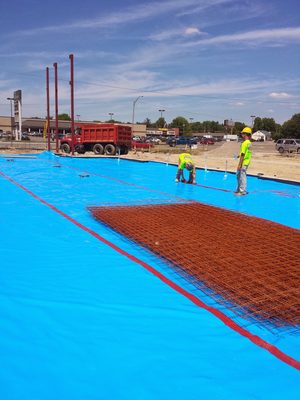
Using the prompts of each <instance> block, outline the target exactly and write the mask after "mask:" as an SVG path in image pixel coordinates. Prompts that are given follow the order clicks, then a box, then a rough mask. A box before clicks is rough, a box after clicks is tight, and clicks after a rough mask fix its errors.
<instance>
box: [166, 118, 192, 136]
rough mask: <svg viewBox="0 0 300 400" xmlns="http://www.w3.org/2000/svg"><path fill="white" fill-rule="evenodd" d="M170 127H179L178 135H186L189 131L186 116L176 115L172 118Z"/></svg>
mask: <svg viewBox="0 0 300 400" xmlns="http://www.w3.org/2000/svg"><path fill="white" fill-rule="evenodd" d="M170 127H172V128H179V129H180V135H186V134H187V133H189V129H188V128H189V122H188V120H187V119H186V118H184V117H176V118H174V119H173V121H172V122H171V124H170Z"/></svg>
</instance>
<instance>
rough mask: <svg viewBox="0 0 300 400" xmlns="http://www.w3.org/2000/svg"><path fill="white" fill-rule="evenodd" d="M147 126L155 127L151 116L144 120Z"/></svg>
mask: <svg viewBox="0 0 300 400" xmlns="http://www.w3.org/2000/svg"><path fill="white" fill-rule="evenodd" d="M143 124H145V125H146V126H147V128H154V127H155V124H152V122H151V120H150V119H149V118H146V119H145V120H144V122H143Z"/></svg>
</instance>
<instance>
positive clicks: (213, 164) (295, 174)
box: [122, 142, 300, 182]
mask: <svg viewBox="0 0 300 400" xmlns="http://www.w3.org/2000/svg"><path fill="white" fill-rule="evenodd" d="M239 147H240V143H237V142H221V143H217V144H215V145H213V146H206V147H205V146H204V147H203V146H201V147H200V148H198V149H192V150H191V151H190V150H189V149H188V150H185V149H184V147H183V148H182V151H188V152H191V153H192V155H193V159H194V162H195V164H196V166H197V167H200V168H207V169H216V170H220V171H225V170H227V171H232V172H235V171H236V167H237V164H238V159H237V158H236V156H237V155H238V153H239ZM252 150H253V151H252V160H251V164H250V166H249V169H248V174H249V175H261V176H264V177H271V178H277V179H278V178H279V179H284V180H291V181H296V182H300V154H296V153H291V154H286V153H285V154H283V155H281V154H279V153H278V151H276V150H275V145H274V143H273V142H265V143H253V148H252ZM179 153H180V150H178V149H176V154H174V150H173V148H171V149H167V148H166V149H165V152H157V151H156V150H155V148H154V150H151V151H150V153H149V152H141V151H138V152H136V153H134V152H130V153H129V154H128V156H122V157H128V158H136V159H140V160H152V161H162V162H166V163H172V164H177V162H178V154H179Z"/></svg>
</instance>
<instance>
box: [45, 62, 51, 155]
mask: <svg viewBox="0 0 300 400" xmlns="http://www.w3.org/2000/svg"><path fill="white" fill-rule="evenodd" d="M46 96H47V143H48V151H50V150H51V146H50V94H49V68H48V67H47V68H46Z"/></svg>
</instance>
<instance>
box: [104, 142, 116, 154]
mask: <svg viewBox="0 0 300 400" xmlns="http://www.w3.org/2000/svg"><path fill="white" fill-rule="evenodd" d="M104 151H105V154H107V155H108V156H114V155H115V154H116V148H115V146H114V145H113V144H107V145H106V146H105V148H104Z"/></svg>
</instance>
